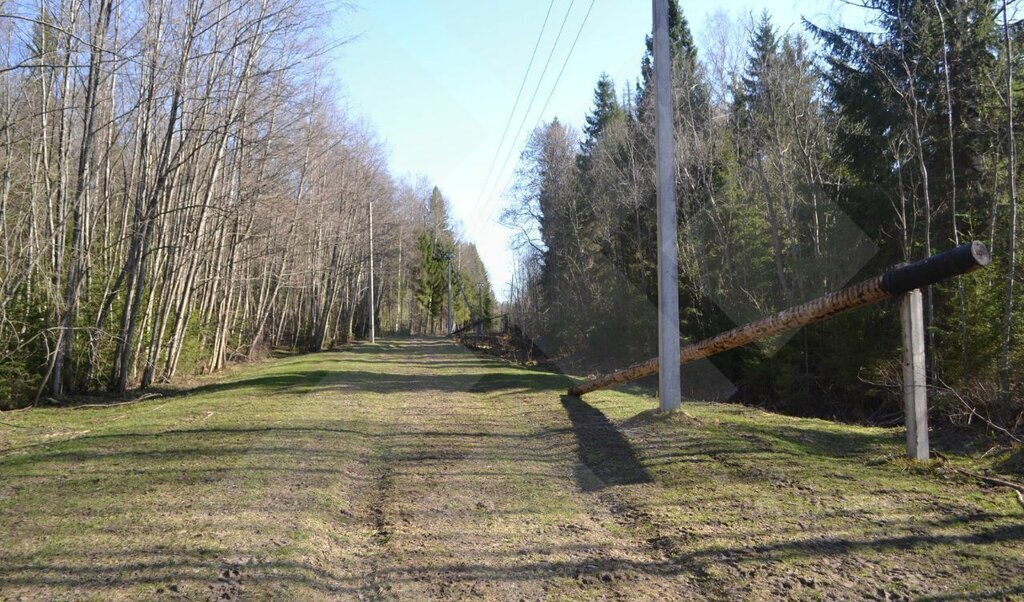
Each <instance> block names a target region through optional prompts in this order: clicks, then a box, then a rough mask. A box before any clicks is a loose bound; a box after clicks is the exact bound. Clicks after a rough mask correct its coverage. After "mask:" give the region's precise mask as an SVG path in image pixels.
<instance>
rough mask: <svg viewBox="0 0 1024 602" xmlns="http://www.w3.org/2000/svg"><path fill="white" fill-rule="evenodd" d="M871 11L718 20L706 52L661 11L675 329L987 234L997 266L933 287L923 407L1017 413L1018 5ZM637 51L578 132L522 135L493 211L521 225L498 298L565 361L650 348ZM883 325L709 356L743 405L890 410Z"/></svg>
mask: <svg viewBox="0 0 1024 602" xmlns="http://www.w3.org/2000/svg"><path fill="white" fill-rule="evenodd" d="M864 4H865V6H864V9H863V11H864V13H865V14H867V15H868V17H869V21H870V31H859V30H857V29H854V28H848V27H819V26H818V25H815V24H813V23H807V22H805V23H804V25H805V30H806V33H804V34H801V33H786V34H781V33H780V32H779V30H778V29H777V27H776V26H774V25H773V23H772V22H771V18H770V16H769V15H768V14H763V15H761V16H760V17H759V18H754V19H752V22H750V23H748V24H746V25H743V24H738V23H736V22H735V21H733V20H731V19H730V18H729V17H728V16H727V15H724V14H722V13H719V14H718V15H716V16H715V17H714V18H713V19H712V21H711V22H710V23H709V24H708V31H709V36H708V38H709V42H708V44H707V45H706V47H705V48H702V49H701V52H700V53H698V48H697V46H696V45H695V43H694V41H693V39H692V37H691V34H690V30H689V27H688V24H687V21H686V19H685V18H684V16H683V14H682V13H681V12H680V9H679V6H678V3H676V2H672V3H671V9H670V11H671V15H670V27H671V33H670V35H671V47H672V54H673V73H674V78H673V90H674V98H673V103H674V121H675V123H674V126H675V137H676V170H677V174H676V182H677V191H676V193H677V197H678V214H679V248H680V272H681V273H680V291H679V292H680V303H681V324H680V330H681V334H682V336H683V337H684V339H688V340H697V339H701V338H704V337H706V336H709V335H712V334H716V333H717V332H720V331H722V330H724V329H727V328H730V327H732V326H734V325H735V324H738V323H743V322H746V321H748V320H750V319H753V318H756V317H760V316H763V315H767V314H769V313H771V312H774V311H777V310H780V309H783V308H785V307H787V306H790V305H793V304H795V303H799V302H802V301H805V300H808V299H810V298H813V297H816V296H818V295H820V294H823V293H826V292H829V291H832V290H835V289H837V288H839V287H841V286H842V285H844V284H846V283H847V282H849V281H850V280H853V279H855V278H859V277H865V276H868V275H874V274H877V273H880V272H881V271H882V270H884V269H886V268H887V267H890V266H892V265H893V264H896V263H899V262H904V261H911V260H916V259H920V258H922V257H925V256H927V255H930V254H932V253H934V252H938V251H941V250H944V249H947V248H950V247H952V246H954V245H956V244H958V243H961V242H965V241H970V240H981V241H983V242H985V243H986V244H987V245H988V246H989V248H990V249H991V250H992V252H993V254H994V256H995V261H994V263H993V265H992V266H991V267H989V268H988V269H987V270H985V271H983V272H980V273H976V274H973V275H970V276H967V277H963V278H960V279H958V280H957V281H955V282H951V283H948V284H944V285H942V286H936V287H932V289H931V291H929V294H928V295H927V308H926V313H927V316H926V320H927V324H928V335H927V339H928V357H929V378H930V381H931V383H932V384H933V385H935V388H936V393H935V394H934V395H933V400H935V402H934V403H935V404H936V405H937V406H938V407H939V408H940V410H942V411H943V412H944V413H945V415H946V416H947V417H951V418H954V419H956V418H960V419H963V420H965V421H970V420H971V419H972V414H973V412H975V411H977V412H978V413H980V414H981V415H982V416H983V417H985V418H989V419H992V420H996V421H998V422H1000V423H1001V424H1008V425H1010V426H1012V427H1014V428H1019V427H1020V426H1021V420H1022V414H1024V412H1022V409H1024V401H1022V400H1024V390H1022V388H1021V383H1020V379H1019V377H1018V376H1017V375H1019V374H1020V373H1021V371H1022V370H1024V353H1022V352H1021V350H1020V345H1019V343H1020V337H1021V328H1022V326H1024V311H1022V308H1021V302H1020V301H1019V299H1017V297H1018V294H1019V290H1020V284H1021V283H1020V279H1021V271H1020V266H1019V262H1018V261H1017V258H1016V255H1017V238H1018V228H1019V225H1018V221H1019V220H1018V202H1019V191H1018V187H1017V180H1018V174H1019V173H1020V171H1021V168H1022V163H1021V156H1020V153H1019V152H1018V151H1017V148H1016V140H1015V138H1019V137H1020V135H1021V127H1020V124H1019V123H1018V120H1017V118H1016V115H1015V111H1016V110H1018V109H1019V107H1021V106H1022V105H1024V88H1022V85H1021V83H1020V82H1021V80H1022V77H1024V53H1022V51H1021V49H1022V48H1024V27H1022V26H1021V22H1020V21H1019V20H1015V15H1017V11H1018V10H1019V9H1018V8H1017V7H1016V6H1015V5H1014V4H1013V3H1007V2H1002V1H995V2H993V1H990V0H971V1H966V2H964V1H952V0H949V1H946V0H942V1H939V2H923V1H919V0H868V1H867V2H866V3H864ZM1008 5H1009V6H1008ZM651 61H652V56H651V42H650V39H648V41H647V52H646V54H645V55H644V57H643V61H642V64H641V73H640V78H639V81H638V83H637V84H636V85H635V88H633V89H631V88H630V85H629V83H628V82H627V83H626V86H625V90H624V91H623V92H622V93H621V94H619V93H617V92H616V91H615V87H614V84H613V82H612V81H610V80H609V79H608V78H607V77H605V76H602V78H601V79H600V80H599V81H598V82H597V86H596V90H595V92H594V106H593V109H592V110H591V112H590V113H589V115H588V117H587V119H586V124H585V126H584V127H583V130H582V131H581V132H576V131H574V130H573V129H572V128H569V127H567V126H566V125H565V124H564V123H562V122H560V121H558V120H555V121H553V122H551V123H548V124H545V125H543V126H542V127H540V128H539V129H538V130H537V131H535V132H534V133H533V136H532V138H531V139H530V141H529V143H528V145H527V148H526V150H525V151H524V153H523V155H522V161H521V164H520V167H519V171H518V174H517V178H516V180H515V185H514V187H513V188H512V190H511V197H512V198H511V202H510V205H509V207H508V209H507V210H506V212H505V215H504V218H505V220H506V221H507V222H509V223H510V224H514V225H515V226H516V227H517V228H518V229H519V230H520V231H521V232H523V234H522V235H521V236H520V238H519V241H518V243H519V248H520V251H521V252H520V268H519V271H518V273H517V274H516V279H515V285H514V287H513V295H512V302H511V311H512V313H513V314H514V316H515V319H516V320H517V321H518V322H519V323H521V324H523V325H524V327H525V328H526V330H527V331H528V332H530V333H533V335H534V336H535V338H536V340H537V342H538V343H539V344H541V345H542V346H543V347H544V348H545V350H546V352H547V353H548V354H549V355H553V356H556V357H558V358H560V360H561V361H563V362H566V363H567V364H569V365H570V366H572V367H573V368H574V369H578V370H594V369H607V368H609V367H613V366H614V367H621V366H623V365H624V364H625V363H626V362H630V361H635V360H638V359H641V358H645V357H650V356H653V355H656V353H657V347H656V341H655V337H654V333H655V332H656V324H657V313H656V309H655V305H656V299H657V292H656V291H657V288H656V273H655V269H656V263H657V260H656V252H655V242H656V230H655V223H656V219H655V218H656V215H655V177H654V146H653V140H654V111H653V104H652V103H653V89H652V81H651V77H652V62H651ZM899 340H900V339H899V322H898V312H897V311H896V308H895V306H893V305H885V306H881V307H876V308H873V309H871V310H867V311H860V312H856V313H854V314H852V315H849V316H843V317H840V318H838V319H834V320H831V321H828V322H825V323H822V324H818V325H815V326H812V327H809V328H805V329H803V330H802V331H800V332H797V333H795V334H793V335H790V336H787V337H783V338H781V339H779V340H776V341H770V342H767V343H765V344H763V345H760V346H757V347H751V348H747V349H743V350H738V351H736V352H731V353H729V354H725V355H723V356H721V357H717V358H715V359H714V369H713V370H711V372H712V373H714V375H718V376H720V377H721V378H720V379H719V380H721V381H722V382H725V383H727V384H728V383H730V382H731V383H733V385H734V386H735V389H736V391H735V393H736V394H737V395H738V396H739V397H740V398H742V399H745V400H747V401H750V402H754V403H768V404H772V405H773V406H775V407H783V408H788V409H791V410H794V411H800V412H804V413H814V414H819V415H842V416H847V417H859V418H871V419H875V420H880V421H884V420H886V419H887V418H892V419H895V420H898V419H899V416H900V414H899V411H900V405H899V398H898V394H897V393H898V388H897V387H896V386H895V385H898V384H899V369H900V367H899V358H900V355H899ZM714 375H713V376H712V377H710V378H711V380H714ZM701 378H704V379H707V378H709V377H707V371H705V373H704V374H703V375H702V376H696V375H694V376H693V377H692V380H699V379H701ZM692 380H691V382H689V383H687V382H685V381H687V377H686V376H685V374H684V385H686V384H690V385H694V383H693V382H692ZM697 384H698V385H699V383H697ZM697 388H699V386H698V387H697Z"/></svg>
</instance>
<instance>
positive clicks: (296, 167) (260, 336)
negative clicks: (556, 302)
mask: <svg viewBox="0 0 1024 602" xmlns="http://www.w3.org/2000/svg"><path fill="white" fill-rule="evenodd" d="M338 8H340V6H337V5H332V4H324V3H320V2H311V1H306V0H287V1H283V0H214V1H210V0H156V1H149V2H138V1H134V0H132V1H128V0H96V1H93V2H83V1H81V0H48V1H45V2H31V3H29V2H26V3H17V2H5V3H2V4H0V36H2V42H0V52H3V56H2V59H0V60H2V61H3V67H2V68H0V173H2V175H0V228H2V231H0V407H4V406H7V407H10V406H13V405H19V404H24V403H28V402H31V401H33V400H39V399H41V398H61V397H62V396H65V395H68V394H76V393H86V392H93V391H101V390H110V391H114V392H124V391H125V390H126V389H129V388H131V387H135V386H141V387H147V386H150V385H151V384H153V383H158V382H164V381H166V380H168V379H170V378H171V377H173V376H174V375H175V374H179V373H183V372H185V373H193V372H209V371H214V370H217V369H219V368H221V367H222V366H224V364H225V363H226V362H228V361H231V360H235V359H245V358H253V357H257V356H260V355H262V354H264V353H265V352H266V351H267V349H269V348H270V347H273V346H284V347H293V348H298V349H302V350H310V351H315V350H320V349H325V348H330V347H333V346H336V345H339V344H343V343H345V342H347V341H350V340H351V339H352V338H353V337H356V336H360V335H363V334H364V333H365V332H366V330H367V329H368V325H369V321H370V319H371V316H370V315H369V307H370V304H369V295H370V294H372V296H373V298H374V300H375V304H374V305H375V307H376V312H375V315H374V316H372V319H374V320H376V324H377V328H378V332H381V331H405V332H408V331H410V330H417V329H418V330H420V331H422V330H427V329H430V328H435V329H436V322H437V318H438V315H439V312H440V309H439V307H435V306H433V305H429V306H428V305H421V304H420V303H418V302H417V300H418V299H420V297H421V295H419V291H420V289H421V288H422V286H423V284H422V281H424V280H425V277H424V276H422V274H423V273H431V274H432V273H433V271H434V268H433V267H431V262H432V261H433V260H432V259H431V258H430V257H427V258H424V257H422V256H421V245H419V244H418V239H419V238H421V236H422V235H424V233H430V237H431V239H432V240H435V241H436V246H437V248H438V249H440V248H442V247H446V248H448V249H451V250H453V251H455V255H457V258H456V260H457V261H458V260H461V262H462V263H461V265H460V266H457V267H461V268H462V269H461V270H459V271H457V275H459V278H457V281H458V282H459V283H464V286H465V288H466V289H467V290H472V291H474V292H475V291H477V290H478V287H477V286H476V284H478V283H479V284H480V285H481V287H480V288H482V289H483V291H484V292H482V293H479V295H481V296H489V294H490V288H489V286H488V284H487V280H486V273H485V272H484V270H483V267H482V264H481V263H480V260H479V258H478V257H477V256H476V252H475V249H473V248H472V247H471V246H468V245H466V244H464V243H461V242H459V241H458V240H457V239H456V237H455V236H454V235H452V234H451V228H450V226H449V225H448V221H450V219H449V217H448V213H447V206H446V203H445V202H444V199H443V198H442V197H441V196H440V193H439V192H438V191H436V189H434V190H433V191H432V190H431V187H430V186H428V185H425V184H423V183H418V184H408V183H403V182H399V181H397V180H395V179H394V178H392V177H391V176H390V175H389V173H388V169H387V164H386V160H385V153H384V150H383V149H382V148H381V145H380V144H379V143H378V142H377V141H376V140H375V138H374V136H373V133H372V132H370V131H369V130H368V129H367V128H366V127H364V126H363V125H361V124H360V123H359V122H358V121H357V120H355V119H352V118H351V117H349V116H348V115H346V114H345V113H344V112H343V111H342V110H340V109H339V108H338V106H337V104H336V102H335V100H334V98H335V96H334V90H332V88H331V86H330V84H329V81H328V78H326V77H325V76H324V75H323V72H322V69H321V68H320V62H321V57H323V56H325V55H326V53H327V52H328V51H330V50H331V49H332V48H333V45H334V43H333V42H332V41H331V40H330V39H329V38H328V37H327V35H326V29H325V28H326V26H327V25H328V24H330V23H331V21H332V18H333V16H334V13H333V11H335V10H336V9H338ZM371 211H372V213H373V218H372V219H373V227H374V230H373V239H372V241H371V233H370V228H369V222H370V213H371ZM441 231H443V232H445V233H447V235H446V237H444V238H443V240H441V238H442V237H440V236H438V235H437V233H438V232H441ZM371 244H372V248H373V254H374V256H373V259H374V263H375V268H376V269H375V273H374V279H373V286H374V289H373V291H372V293H371V292H369V290H368V289H369V282H370V278H369V275H370V249H371ZM430 252H431V253H433V249H430ZM460 303H462V305H460V311H461V314H460V315H461V316H462V317H463V319H465V315H463V314H467V312H466V310H465V308H464V307H463V306H464V305H465V302H464V301H462V302H460Z"/></svg>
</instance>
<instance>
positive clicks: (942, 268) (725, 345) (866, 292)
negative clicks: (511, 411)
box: [569, 241, 992, 395]
mask: <svg viewBox="0 0 1024 602" xmlns="http://www.w3.org/2000/svg"><path fill="white" fill-rule="evenodd" d="M991 261H992V256H991V255H990V254H989V252H988V249H987V248H986V247H985V245H984V244H982V243H980V242H977V241H975V242H970V243H965V244H962V245H960V246H958V247H954V248H952V249H950V250H948V251H945V252H942V253H939V254H937V255H932V256H931V257H928V258H926V259H922V260H920V261H917V262H914V263H911V264H907V265H902V266H899V267H896V268H893V269H891V270H889V271H888V272H886V273H884V274H882V275H881V276H876V277H874V278H871V279H870V280H865V281H863V282H860V283H858V284H854V285H852V286H848V287H846V288H844V289H842V290H839V291H836V292H834V293H830V294H828V295H825V296H824V297H819V298H817V299H815V300H813V301H808V302H807V303H804V304H803V305H797V306H796V307H790V308H789V309H785V310H783V311H781V312H779V313H777V314H775V315H773V316H769V317H767V318H762V319H760V320H757V321H755V322H751V323H749V324H745V325H743V326H738V327H736V328H733V329H732V330H728V331H726V332H723V333H721V334H719V335H715V336H713V337H711V338H708V339H704V340H703V341H699V342H697V343H693V344H692V345H687V346H686V347H683V348H682V349H680V351H679V363H680V364H685V363H686V362H692V361H694V360H698V359H701V358H705V357H709V356H712V355H715V354H717V353H721V352H723V351H728V350H730V349H735V348H737V347H742V346H744V345H747V344H749V343H752V342H754V341H757V340H760V339H764V338H767V337H770V336H774V335H777V334H781V333H783V332H786V331H787V330H792V329H794V328H799V327H801V326H805V325H807V324H813V323H815V322H820V321H822V320H825V319H826V318H830V317H832V316H834V315H836V314H840V313H843V312H845V311H848V310H851V309H856V308H858V307H863V306H865V305H871V304H872V303H877V302H879V301H881V300H883V299H890V298H892V297H898V296H900V295H902V294H903V293H907V292H909V291H912V290H915V289H919V288H922V287H925V286H928V285H931V284H935V283H936V282H940V281H942V280H945V279H947V278H952V277H953V276H959V275H961V274H966V273H968V272H973V271H974V270H976V269H978V268H982V267H985V266H986V265H988V264H989V262H991ZM657 373H658V359H657V358H654V359H649V360H647V361H645V362H641V363H639V364H633V365H632V366H630V367H628V368H624V369H622V370H619V371H617V372H612V373H610V374H605V375H603V376H598V377H595V378H592V379H590V380H587V381H584V382H582V383H579V384H578V385H576V386H574V387H572V388H570V389H569V394H570V395H586V394H587V393H590V392H591V391H596V390H598V389H604V388H606V387H611V386H614V385H618V384H621V383H624V382H629V381H631V380H636V379H638V378H644V377H645V376H651V375H652V374H657Z"/></svg>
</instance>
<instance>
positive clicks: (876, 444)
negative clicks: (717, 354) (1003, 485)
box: [0, 339, 1024, 600]
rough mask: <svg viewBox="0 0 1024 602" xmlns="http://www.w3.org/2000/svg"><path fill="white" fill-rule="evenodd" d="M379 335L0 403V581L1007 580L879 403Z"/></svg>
mask: <svg viewBox="0 0 1024 602" xmlns="http://www.w3.org/2000/svg"><path fill="white" fill-rule="evenodd" d="M566 383H567V380H566V379H565V377H562V376H558V375H554V374H548V373H542V372H536V371H529V370H524V369H520V368H516V367H512V366H509V365H507V364H504V363H502V362H499V361H497V360H492V359H488V358H482V357H479V356H475V355H473V354H471V353H470V352H468V351H466V350H464V349H462V348H460V347H458V346H456V345H453V344H451V343H448V342H445V341H440V340H429V339H394V340H388V341H384V342H382V343H379V344H377V345H361V346H357V347H355V348H353V349H352V350H350V351H346V352H341V353H324V354H317V355H311V356H296V357H289V358H284V359H278V360H273V361H269V362H266V363H262V364H259V365H257V366H254V367H248V368H244V369H240V370H238V371H236V372H235V373H234V374H232V375H231V376H229V377H226V378H222V379H221V380H219V381H216V382H215V381H208V382H206V383H203V384H201V385H200V386H199V387H198V388H196V389H193V390H192V391H191V392H190V393H189V394H187V395H170V394H168V395H165V396H164V397H162V398H157V399H151V400H147V401H144V402H141V403H138V404H134V405H130V406H118V407H112V408H94V409H81V410H68V409H61V410H36V411H30V412H20V413H17V414H14V415H11V416H10V417H8V416H4V417H3V418H2V420H3V421H4V422H5V423H6V424H7V425H8V426H0V527H2V528H0V599H11V600H14V599H20V598H22V597H24V598H26V599H39V598H42V599H47V598H58V599H66V598H97V599H109V598H123V599H138V598H158V599H160V598H167V599H177V598H187V599H267V598H275V599H280V598H295V599H309V598H321V599H326V598H343V599H408V600H422V599H437V598H487V599H510V600H520V599H527V600H532V599H539V598H548V599H592V598H595V597H598V598H623V599H626V598H628V599H694V598H697V599H699V598H712V599H723V598H730V599H735V598H747V599H763V598H768V597H787V598H802V599H821V598H828V599H835V598H839V599H870V598H875V599H900V598H922V597H924V598H927V597H933V598H934V599H948V598H960V597H976V598H993V599H1001V598H1014V597H1018V598H1019V597H1021V596H1024V576H1022V575H1024V514H1022V513H1021V511H1020V508H1019V507H1017V506H1016V502H1015V501H1014V500H1013V499H1012V496H1009V495H1008V494H1006V492H1005V491H1001V490H996V489H993V490H983V489H980V488H979V487H978V486H977V485H976V484H974V483H967V482H964V481H962V480H958V479H954V478H952V477H948V476H945V475H943V474H942V473H940V472H939V471H936V470H934V469H933V468H917V467H914V466H911V465H909V464H906V463H903V462H901V461H899V460H886V458H887V456H888V455H889V454H892V453H898V452H899V449H900V434H899V433H898V432H897V431H894V430H881V429H867V428H858V427H851V426H844V425H837V424H832V423H827V422H822V421H816V420H800V419H794V418H787V417H782V416H775V415H771V414H766V413H763V412H759V411H757V410H752V409H748V408H741V407H736V406H728V405H711V404H688V405H687V413H688V416H675V417H671V418H664V417H657V416H654V415H652V414H650V413H645V412H644V410H645V409H647V408H650V407H652V405H653V404H652V400H650V399H647V398H643V397H639V396H634V395H627V394H622V393H602V394H596V395H594V396H593V399H591V398H588V400H587V402H583V401H580V400H578V399H574V398H566V397H561V396H560V393H561V392H562V391H564V389H565V385H566Z"/></svg>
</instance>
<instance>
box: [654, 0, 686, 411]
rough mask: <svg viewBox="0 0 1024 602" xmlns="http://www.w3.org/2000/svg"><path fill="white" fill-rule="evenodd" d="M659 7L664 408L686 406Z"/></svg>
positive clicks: (657, 3) (663, 5) (668, 90)
mask: <svg viewBox="0 0 1024 602" xmlns="http://www.w3.org/2000/svg"><path fill="white" fill-rule="evenodd" d="M652 2H653V8H654V102H655V119H656V121H655V161H656V163H657V177H658V364H659V369H660V372H659V375H658V399H659V400H660V403H661V409H662V410H666V411H667V410H675V409H677V408H678V407H679V405H680V403H681V397H682V396H681V393H680V382H679V284H678V281H679V248H678V242H677V241H676V181H675V171H676V170H675V136H674V135H673V132H672V54H671V51H670V49H669V38H668V2H669V0H652Z"/></svg>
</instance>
